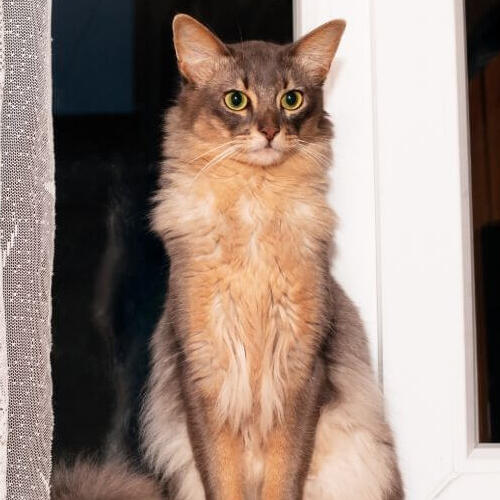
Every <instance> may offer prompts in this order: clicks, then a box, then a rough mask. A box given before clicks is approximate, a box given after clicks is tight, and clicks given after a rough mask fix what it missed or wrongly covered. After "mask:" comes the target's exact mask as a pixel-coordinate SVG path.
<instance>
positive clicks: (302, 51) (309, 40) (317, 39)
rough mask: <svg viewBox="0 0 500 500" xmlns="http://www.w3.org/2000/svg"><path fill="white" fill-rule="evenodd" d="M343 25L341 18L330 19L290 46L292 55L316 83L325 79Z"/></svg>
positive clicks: (342, 30)
mask: <svg viewBox="0 0 500 500" xmlns="http://www.w3.org/2000/svg"><path fill="white" fill-rule="evenodd" d="M345 25H346V23H345V21H344V20H342V19H336V20H335V21H330V22H328V23H325V24H323V25H321V26H319V27H318V28H316V29H315V30H313V31H311V32H310V33H308V34H307V35H305V36H303V37H302V38H301V39H300V40H298V41H296V42H295V43H294V44H293V45H292V46H291V54H292V57H294V58H296V60H297V61H298V62H299V63H300V65H301V66H302V67H303V69H304V70H305V71H307V72H308V73H309V74H310V75H311V76H312V78H313V80H314V81H315V83H317V84H320V83H322V82H323V81H324V80H325V78H326V75H327V74H328V71H329V70H330V66H331V64H332V61H333V58H334V56H335V53H336V52H337V48H338V46H339V43H340V39H341V38H342V34H343V33H344V30H345Z"/></svg>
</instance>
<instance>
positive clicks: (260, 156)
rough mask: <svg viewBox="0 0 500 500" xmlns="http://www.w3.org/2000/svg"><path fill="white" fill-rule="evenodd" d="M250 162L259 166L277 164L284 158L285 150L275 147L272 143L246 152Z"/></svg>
mask: <svg viewBox="0 0 500 500" xmlns="http://www.w3.org/2000/svg"><path fill="white" fill-rule="evenodd" d="M246 157H247V159H248V162H249V163H251V164H254V165H259V166H269V165H276V164H277V163H280V162H281V161H282V159H283V151H280V150H279V149H277V148H276V147H274V146H273V145H272V144H271V143H268V144H266V145H265V146H263V147H261V148H259V149H254V150H250V151H247V152H246Z"/></svg>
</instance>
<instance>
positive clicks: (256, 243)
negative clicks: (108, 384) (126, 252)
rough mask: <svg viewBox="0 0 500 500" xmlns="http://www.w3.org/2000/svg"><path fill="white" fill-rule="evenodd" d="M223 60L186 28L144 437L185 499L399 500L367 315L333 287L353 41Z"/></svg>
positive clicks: (330, 26) (174, 492)
mask: <svg viewBox="0 0 500 500" xmlns="http://www.w3.org/2000/svg"><path fill="white" fill-rule="evenodd" d="M344 27H345V23H344V22H343V21H340V20H337V21H331V22H329V23H326V24H324V25H322V26H320V27H319V28H317V29H315V30H314V31H312V32H311V33H309V34H308V35H306V36H305V37H303V38H302V39H300V40H299V41H297V42H295V43H293V44H291V45H285V46H281V45H275V44H272V43H265V42H260V41H250V42H242V43H238V44H231V45H226V44H224V43H222V42H221V41H220V40H219V39H218V38H217V37H216V36H215V35H214V34H212V33H211V32H210V31H209V30H208V29H207V28H206V27H204V26H203V25H201V24H200V23H198V22H197V21H196V20H194V19H193V18H191V17H189V16H187V15H182V14H180V15H178V16H176V17H175V19H174V23H173V31H174V43H175V49H176V54H177V60H178V65H179V70H180V72H181V74H182V77H183V84H182V88H181V91H180V94H179V97H178V101H177V104H176V105H175V106H173V107H172V108H171V109H170V110H169V111H168V113H167V117H166V138H165V144H164V157H165V160H164V163H163V166H162V175H161V181H160V187H159V190H158V192H157V195H156V199H155V208H154V211H153V216H152V220H153V227H154V230H155V231H156V233H157V234H158V235H160V237H161V238H162V240H163V242H164V244H165V248H166V251H167V252H168V254H169V256H170V258H171V270H170V278H169V283H168V299H167V303H166V306H165V312H164V315H163V317H162V319H161V320H160V322H159V325H158V327H157V329H156V332H155V334H154V338H153V342H152V374H151V377H150V381H149V385H148V390H147V395H146V400H145V404H144V410H143V416H142V426H143V429H142V431H143V444H144V450H145V454H146V458H147V461H148V463H149V465H150V466H151V467H152V469H153V470H154V471H155V472H156V474H157V475H158V477H159V478H161V480H162V481H163V482H164V483H165V484H167V486H168V488H169V495H170V498H172V499H176V500H188V499H189V500H202V499H205V498H207V499H210V500H211V499H225V500H240V499H241V500H243V499H245V500H250V499H252V500H253V499H260V498H262V499H265V500H274V499H280V500H285V499H286V500H291V499H302V498H304V499H307V500H313V499H314V500H319V499H331V500H401V499H402V498H403V497H404V494H403V488H402V484H401V479H400V474H399V470H398V465H397V459H396V454H395V451H394V445H393V439H392V435H391V431H390V429H389V426H388V424H387V423H386V421H385V418H384V410H383V402H382V398H381V395H380V392H379V389H378V387H377V384H376V382H375V380H374V376H373V373H372V369H371V367H370V361H369V355H368V350H367V343H366V338H365V334H364V331H363V327H362V325H361V322H360V319H359V316H358V313H357V311H356V309H355V307H354V306H353V304H352V303H351V301H350V300H349V299H348V298H347V297H346V296H345V294H344V292H343V291H342V290H341V288H340V287H339V285H338V284H337V283H336V282H335V281H334V279H333V278H332V276H331V275H330V258H331V253H332V241H333V240H332V238H333V231H334V225H335V218H334V215H333V213H332V211H331V209H330V208H329V206H328V204H327V191H328V169H329V166H330V158H331V153H330V139H331V137H332V127H331V124H330V122H329V120H328V117H327V115H326V113H325V112H324V110H323V90H322V84H323V82H324V80H325V78H326V76H327V73H328V71H329V68H330V65H331V61H332V59H333V57H334V55H335V52H336V49H337V47H338V44H339V42H340V39H341V36H342V33H343V31H344Z"/></svg>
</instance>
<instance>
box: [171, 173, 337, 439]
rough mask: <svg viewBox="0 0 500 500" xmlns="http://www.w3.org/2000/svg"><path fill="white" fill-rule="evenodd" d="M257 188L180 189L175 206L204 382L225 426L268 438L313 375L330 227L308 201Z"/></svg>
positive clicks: (193, 351)
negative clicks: (322, 258)
mask: <svg viewBox="0 0 500 500" xmlns="http://www.w3.org/2000/svg"><path fill="white" fill-rule="evenodd" d="M257 181H259V182H255V183H253V184H252V182H251V181H248V180H247V183H246V184H245V185H244V186H242V185H231V184H229V185H228V184H224V183H223V181H219V184H211V183H210V182H205V183H204V185H201V187H200V186H198V187H197V189H195V190H193V189H189V190H185V191H184V192H183V189H182V188H183V187H185V186H184V184H177V185H176V189H175V190H174V191H172V196H171V197H170V199H169V202H168V206H169V211H170V217H171V219H170V222H169V226H170V233H171V235H172V236H175V237H174V240H176V239H177V237H178V238H179V240H181V241H182V246H183V247H184V252H185V255H184V257H183V259H182V265H181V266H182V267H181V268H180V269H179V272H180V276H182V278H181V279H182V280H183V303H184V304H186V308H185V309H186V313H187V316H188V317H187V318H186V320H187V323H188V328H187V332H188V333H187V334H186V339H185V345H186V349H187V350H188V358H190V359H191V360H192V366H193V367H194V370H196V378H197V379H198V380H201V381H202V385H203V386H204V387H206V393H207V396H209V397H211V398H213V400H214V404H215V407H216V409H217V414H218V416H219V418H220V421H221V423H228V424H229V425H230V426H231V427H233V428H234V429H235V430H244V429H245V428H248V426H249V425H252V426H256V427H257V428H258V429H259V431H258V433H259V434H260V435H261V436H262V435H266V434H267V432H268V431H269V430H270V429H271V428H272V426H273V423H274V422H275V421H276V419H278V420H279V419H281V418H282V417H283V415H284V412H285V406H286V401H287V395H288V394H290V393H291V392H293V391H296V390H300V385H301V382H302V381H303V377H307V373H308V370H307V366H308V365H309V363H310V362H311V358H312V355H313V352H314V349H315V346H316V344H317V343H316V340H317V335H318V333H319V332H318V328H319V326H318V325H319V324H320V320H321V315H322V294H321V273H322V267H321V264H322V263H321V262H319V258H318V255H317V254H318V253H319V252H317V250H318V249H317V246H318V244H319V243H318V242H319V241H320V240H321V238H322V234H321V232H322V231H326V232H328V231H329V229H330V225H331V221H330V220H329V221H321V220H318V214H319V213H321V211H322V210H323V209H324V208H325V207H323V206H322V203H318V202H317V200H311V199H307V197H306V193H296V192H293V191H292V190H290V188H289V186H285V188H283V189H280V188H279V186H278V187H277V186H276V185H274V184H273V185H271V184H270V181H269V180H267V179H264V180H262V179H258V180H257ZM327 212H328V214H329V213H330V212H329V211H328V210H327ZM321 228H322V229H321ZM323 236H324V235H323ZM174 259H175V256H174Z"/></svg>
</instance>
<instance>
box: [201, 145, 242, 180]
mask: <svg viewBox="0 0 500 500" xmlns="http://www.w3.org/2000/svg"><path fill="white" fill-rule="evenodd" d="M238 150H239V148H238V146H230V147H229V148H227V149H225V150H224V151H222V152H221V153H219V154H218V155H216V156H215V157H214V158H212V159H211V160H210V161H209V162H208V163H207V164H206V165H205V166H204V167H203V168H202V169H201V170H200V171H199V172H198V173H197V174H196V175H195V177H194V179H193V182H192V183H191V186H192V185H193V184H194V183H195V182H196V181H197V179H198V178H199V177H200V175H202V174H203V173H205V172H206V171H207V170H208V169H209V168H210V167H214V166H215V165H217V164H218V163H220V162H221V161H223V160H225V159H227V158H229V157H230V156H232V155H233V154H234V153H236V152H237V151H238Z"/></svg>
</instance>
